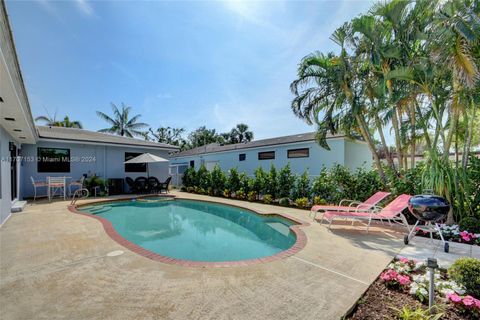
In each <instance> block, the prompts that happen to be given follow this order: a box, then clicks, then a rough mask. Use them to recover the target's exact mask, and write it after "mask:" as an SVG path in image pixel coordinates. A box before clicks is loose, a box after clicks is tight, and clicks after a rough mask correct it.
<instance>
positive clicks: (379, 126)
mask: <svg viewBox="0 0 480 320" xmlns="http://www.w3.org/2000/svg"><path fill="white" fill-rule="evenodd" d="M374 118H375V125H376V127H377V131H378V134H379V135H380V141H381V142H382V148H383V152H384V153H385V158H386V159H387V163H388V166H389V167H390V168H391V169H392V170H395V164H394V163H393V159H392V155H391V154H390V150H389V149H388V146H387V142H386V140H385V135H384V133H383V128H382V123H381V121H380V118H379V117H378V114H375V116H374Z"/></svg>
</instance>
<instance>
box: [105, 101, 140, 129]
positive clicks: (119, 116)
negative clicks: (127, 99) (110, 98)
mask: <svg viewBox="0 0 480 320" xmlns="http://www.w3.org/2000/svg"><path fill="white" fill-rule="evenodd" d="M111 105H112V111H113V117H110V116H108V115H107V114H105V113H103V112H101V111H97V115H98V116H99V117H100V118H101V119H103V120H105V121H106V122H108V123H109V124H110V125H111V127H110V128H105V129H101V130H98V132H107V133H113V134H118V135H120V136H125V137H129V138H133V137H134V136H138V137H145V134H144V132H143V131H141V129H143V128H146V127H148V124H146V123H143V122H137V121H138V119H140V117H141V115H139V114H137V115H135V116H133V117H132V118H129V114H130V111H131V109H132V108H131V107H128V106H126V105H125V104H124V103H123V102H122V108H121V110H119V109H118V108H117V106H116V105H115V104H114V103H111Z"/></svg>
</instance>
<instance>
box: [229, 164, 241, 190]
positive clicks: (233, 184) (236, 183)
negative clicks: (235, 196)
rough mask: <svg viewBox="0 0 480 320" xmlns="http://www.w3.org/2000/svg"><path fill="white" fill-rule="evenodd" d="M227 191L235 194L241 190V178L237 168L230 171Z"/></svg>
mask: <svg viewBox="0 0 480 320" xmlns="http://www.w3.org/2000/svg"><path fill="white" fill-rule="evenodd" d="M227 189H229V190H230V191H233V192H236V191H237V190H240V176H239V174H238V170H237V168H232V169H230V170H229V174H228V180H227Z"/></svg>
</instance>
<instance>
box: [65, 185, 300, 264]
mask: <svg viewBox="0 0 480 320" xmlns="http://www.w3.org/2000/svg"><path fill="white" fill-rule="evenodd" d="M148 197H149V196H135V197H124V198H117V199H105V200H99V201H94V202H89V203H85V204H82V205H79V206H77V205H69V206H68V210H69V211H70V212H72V213H75V214H81V215H84V216H87V217H91V218H94V219H96V220H98V221H100V222H101V223H102V225H103V229H104V230H105V232H106V233H107V235H108V236H109V237H110V238H112V239H113V240H114V241H115V242H117V243H118V244H120V245H121V246H123V247H125V248H127V249H129V250H130V251H132V252H134V253H136V254H139V255H141V256H143V257H145V258H148V259H151V260H154V261H158V262H163V263H168V264H172V265H178V266H185V267H202V268H206V267H217V268H219V267H239V266H251V265H255V264H259V263H264V262H271V261H275V260H279V259H283V258H286V257H289V256H292V255H294V254H296V253H297V252H299V251H300V250H302V249H303V248H304V247H305V246H306V244H307V236H306V235H305V233H304V232H303V231H302V230H301V229H300V227H301V226H302V227H306V226H309V225H310V224H309V223H307V222H303V221H300V220H298V219H296V218H294V217H292V216H290V215H288V214H283V213H262V212H258V211H256V210H254V209H250V208H246V207H243V206H239V205H236V204H226V203H222V202H216V201H209V200H194V199H188V198H179V199H185V200H193V201H203V202H209V203H216V204H223V205H227V206H232V207H237V208H240V209H244V210H248V211H251V212H253V213H254V214H258V215H263V216H279V217H282V218H285V219H287V220H291V221H293V222H295V223H297V225H292V226H290V230H292V232H293V233H294V234H295V237H296V241H295V243H294V244H293V246H292V247H291V248H289V249H287V250H284V251H281V252H279V253H277V254H274V255H272V256H268V257H263V258H257V259H248V260H239V261H218V262H210V261H193V260H183V259H175V258H170V257H167V256H162V255H160V254H158V253H155V252H153V251H150V250H147V249H144V248H142V247H140V246H138V245H136V244H135V243H133V242H130V241H128V240H127V239H125V238H124V237H122V236H121V235H120V234H119V233H118V232H117V231H116V230H115V228H114V227H113V225H112V223H111V222H110V221H108V220H107V219H104V218H102V217H99V216H97V215H93V214H88V213H85V212H82V211H79V210H78V209H79V208H81V207H83V206H89V205H92V204H98V203H110V202H117V201H125V200H131V199H142V198H148ZM150 197H151V196H150ZM154 197H166V198H173V199H175V198H177V197H176V196H174V195H155V196H154Z"/></svg>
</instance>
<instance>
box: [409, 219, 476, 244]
mask: <svg viewBox="0 0 480 320" xmlns="http://www.w3.org/2000/svg"><path fill="white" fill-rule="evenodd" d="M440 230H441V231H442V235H443V237H444V238H445V240H446V241H451V242H459V243H466V244H471V245H477V246H480V233H473V232H469V231H468V230H460V226H459V225H456V224H455V225H451V226H449V225H446V224H441V225H440ZM416 231H417V236H420V237H427V238H429V237H430V234H429V233H428V232H425V231H423V230H421V229H419V228H417V230H416ZM433 237H434V238H435V239H440V237H439V235H438V234H436V233H434V234H433Z"/></svg>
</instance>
